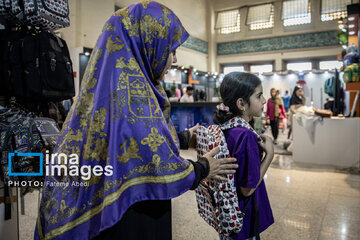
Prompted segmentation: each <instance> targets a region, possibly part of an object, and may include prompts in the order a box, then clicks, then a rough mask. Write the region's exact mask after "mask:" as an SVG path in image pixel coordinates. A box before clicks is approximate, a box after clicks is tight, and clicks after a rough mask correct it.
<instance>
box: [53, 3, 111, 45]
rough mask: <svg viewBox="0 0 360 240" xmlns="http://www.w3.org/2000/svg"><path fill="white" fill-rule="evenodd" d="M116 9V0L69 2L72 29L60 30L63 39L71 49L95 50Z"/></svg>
mask: <svg viewBox="0 0 360 240" xmlns="http://www.w3.org/2000/svg"><path fill="white" fill-rule="evenodd" d="M114 9H115V0H101V1H100V0H69V10H70V27H68V28H64V29H60V30H59V32H61V37H62V38H63V39H64V40H65V41H66V43H67V44H68V47H69V48H76V47H88V48H93V47H94V46H95V43H96V40H97V38H98V37H99V35H100V33H101V30H102V28H103V26H104V23H105V22H106V21H107V20H108V19H109V17H110V16H111V15H112V14H113V13H114Z"/></svg>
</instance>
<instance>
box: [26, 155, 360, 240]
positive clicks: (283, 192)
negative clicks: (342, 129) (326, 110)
mask: <svg viewBox="0 0 360 240" xmlns="http://www.w3.org/2000/svg"><path fill="white" fill-rule="evenodd" d="M182 154H183V156H184V157H191V158H193V156H194V152H192V151H182ZM265 181H266V186H267V190H268V194H269V198H270V203H271V206H272V210H273V213H274V217H275V223H274V224H273V225H272V226H271V227H269V228H268V229H267V230H266V231H265V232H263V233H262V234H261V237H262V239H265V240H268V239H269V240H279V239H284V240H301V239H304V240H305V239H306V240H309V239H318V240H325V239H326V240H333V239H334V240H344V239H349V240H355V239H359V236H360V175H350V174H344V173H337V172H336V169H334V168H326V167H321V166H316V165H299V164H295V163H294V162H293V160H292V156H288V155H276V156H275V159H274V161H273V163H272V165H271V167H270V168H269V170H268V172H267V175H266V179H265ZM37 197H38V196H37V192H34V193H30V194H28V195H26V196H25V204H26V211H25V215H23V216H21V215H20V229H21V230H20V240H29V239H33V238H32V236H33V231H34V227H35V220H36V214H37ZM172 207H173V222H172V224H173V239H174V240H204V239H205V240H215V239H218V235H217V233H216V232H215V230H213V229H212V228H211V227H210V226H208V225H207V223H205V221H204V220H203V219H201V218H200V217H199V216H198V214H197V206H196V200H195V194H194V192H193V191H189V192H187V193H185V194H183V195H182V196H180V197H178V198H176V199H173V205H172Z"/></svg>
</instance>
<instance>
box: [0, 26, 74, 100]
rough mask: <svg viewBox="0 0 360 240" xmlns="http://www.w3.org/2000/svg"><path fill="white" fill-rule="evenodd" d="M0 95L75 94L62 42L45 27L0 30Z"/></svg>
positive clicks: (53, 96)
mask: <svg viewBox="0 0 360 240" xmlns="http://www.w3.org/2000/svg"><path fill="white" fill-rule="evenodd" d="M0 43H1V45H0V50H1V51H0V80H1V81H0V95H2V96H16V97H22V98H25V99H29V100H38V101H39V100H41V101H42V100H46V101H62V100H65V99H69V98H72V97H73V96H74V95H75V86H74V75H73V69H72V62H71V60H70V54H69V49H68V48H67V45H66V42H65V41H64V40H62V39H60V38H58V37H57V36H55V35H54V34H53V33H51V32H48V31H42V32H36V31H34V30H33V29H32V30H31V29H22V30H21V29H18V30H16V31H15V30H14V31H12V30H2V31H0Z"/></svg>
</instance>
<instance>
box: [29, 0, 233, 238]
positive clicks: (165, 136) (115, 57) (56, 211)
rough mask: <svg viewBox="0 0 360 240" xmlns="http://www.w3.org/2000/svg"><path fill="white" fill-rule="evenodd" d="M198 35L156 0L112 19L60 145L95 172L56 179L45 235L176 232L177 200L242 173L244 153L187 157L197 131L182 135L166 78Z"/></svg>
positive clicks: (48, 183) (51, 179)
mask: <svg viewBox="0 0 360 240" xmlns="http://www.w3.org/2000/svg"><path fill="white" fill-rule="evenodd" d="M188 36H189V35H188V33H187V32H186V31H185V29H184V28H183V26H182V24H181V23H180V21H179V19H178V18H177V17H176V16H175V14H174V13H173V12H172V11H171V10H170V9H168V8H166V7H165V6H163V5H161V4H158V3H156V2H149V1H143V2H141V3H139V4H134V5H131V6H129V7H127V8H124V9H121V10H119V11H117V12H116V13H115V14H114V15H113V16H111V17H110V19H109V20H108V21H107V22H106V24H105V26H104V28H103V31H102V33H101V35H100V37H99V39H98V41H97V43H96V46H95V47H94V50H93V53H92V55H91V58H90V60H89V64H88V66H87V69H86V72H85V75H84V78H83V81H82V85H81V90H80V93H79V96H78V97H77V99H76V100H75V102H74V104H73V106H72V108H71V110H70V112H69V114H68V117H67V120H66V122H65V123H64V126H63V129H62V132H61V136H60V137H59V139H58V144H57V148H56V149H55V152H56V153H64V154H66V155H67V156H69V155H71V154H77V155H78V156H79V164H78V167H79V168H81V167H90V168H91V171H92V173H93V174H92V176H91V177H89V178H87V177H86V176H87V175H86V174H85V178H84V176H74V174H72V175H71V174H70V173H69V174H68V175H65V174H63V175H62V176H46V180H45V186H44V191H43V196H42V200H41V205H40V211H39V216H38V220H37V225H36V229H35V239H66V240H68V239H76V240H81V239H132V240H133V239H171V199H172V198H174V197H177V196H179V195H180V194H182V193H184V192H186V191H187V190H189V189H195V188H196V187H197V185H198V184H199V182H200V180H201V179H203V178H205V177H208V178H215V179H221V180H226V179H224V178H223V177H222V176H221V175H222V174H230V173H234V172H235V171H234V170H232V169H234V168H236V167H237V165H236V164H231V163H232V162H234V161H235V159H221V160H220V161H219V160H215V159H214V158H212V156H214V155H215V154H216V152H217V151H216V150H215V151H212V152H210V153H208V154H206V155H204V157H202V158H200V160H199V161H197V162H191V161H187V160H184V159H182V158H181V157H180V156H179V145H181V146H184V147H187V145H188V143H189V139H190V138H191V135H192V133H191V132H190V131H187V132H184V133H182V134H181V135H180V136H181V137H180V141H179V137H178V136H177V133H176V131H175V129H174V126H173V125H172V123H171V121H170V104H169V101H168V99H167V97H166V94H165V91H164V89H163V88H162V86H161V84H160V83H159V79H161V77H162V75H163V74H164V73H165V72H166V71H167V69H169V67H170V66H171V63H172V62H176V56H175V50H176V48H177V47H179V46H180V45H181V44H182V43H183V42H184V41H185V40H186V39H187V38H188ZM66 165H67V167H68V168H70V167H74V166H73V165H72V164H71V163H70V162H68V163H67V164H66ZM95 166H96V167H95ZM75 167H76V166H75ZM111 168H112V172H111V171H109V170H111ZM95 169H96V171H95ZM101 169H102V170H103V171H102V170H101ZM104 169H105V170H104ZM85 172H86V171H85ZM85 172H83V173H85ZM94 172H96V174H95V173H94ZM111 173H112V174H111ZM75 175H76V174H75ZM83 175H84V174H83ZM59 183H62V185H60V184H59ZM72 183H81V184H86V185H87V186H81V185H80V186H74V185H73V184H72Z"/></svg>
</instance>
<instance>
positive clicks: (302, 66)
mask: <svg viewBox="0 0 360 240" xmlns="http://www.w3.org/2000/svg"><path fill="white" fill-rule="evenodd" d="M286 69H287V70H291V71H299V72H302V71H311V70H312V63H311V62H298V63H288V64H286Z"/></svg>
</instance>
